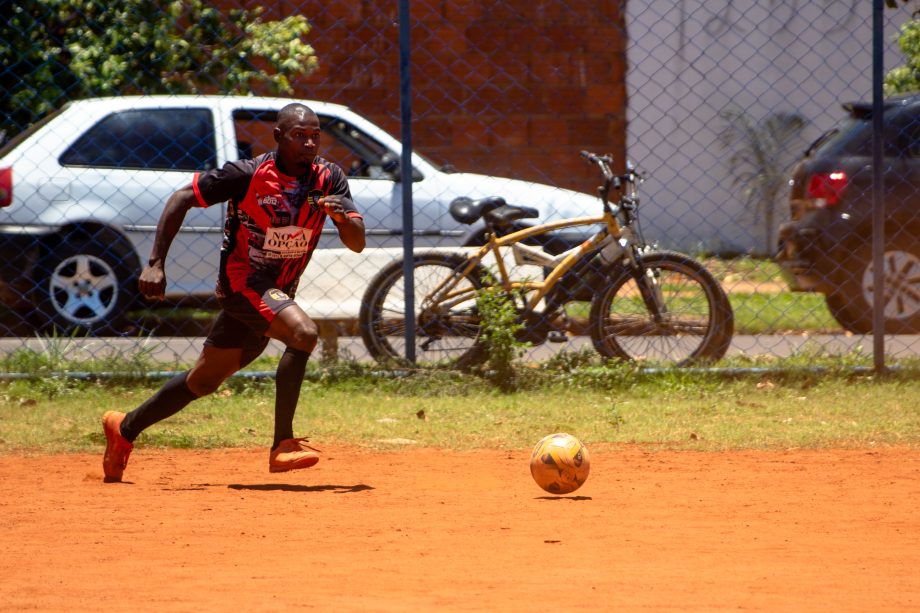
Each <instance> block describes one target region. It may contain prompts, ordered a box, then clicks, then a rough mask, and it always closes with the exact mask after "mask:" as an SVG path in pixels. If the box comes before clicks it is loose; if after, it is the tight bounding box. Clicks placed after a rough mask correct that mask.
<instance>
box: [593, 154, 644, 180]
mask: <svg viewBox="0 0 920 613" xmlns="http://www.w3.org/2000/svg"><path fill="white" fill-rule="evenodd" d="M581 157H583V158H585V159H586V160H588V161H589V162H591V163H593V164H597V166H598V168H600V169H601V173H602V174H603V175H604V179H606V181H607V183H608V185H613V186H614V187H616V188H619V187H621V185H622V184H623V183H637V182H641V180H642V179H643V178H644V177H643V176H642V175H641V174H639V173H638V172H636V167H635V165H634V164H633V163H632V162H631V161H629V160H627V161H626V172H625V173H624V174H622V175H615V174H613V171H612V170H610V164H611V163H612V162H613V156H611V155H610V154H609V153H608V154H607V155H598V154H596V153H591V152H590V151H582V152H581Z"/></svg>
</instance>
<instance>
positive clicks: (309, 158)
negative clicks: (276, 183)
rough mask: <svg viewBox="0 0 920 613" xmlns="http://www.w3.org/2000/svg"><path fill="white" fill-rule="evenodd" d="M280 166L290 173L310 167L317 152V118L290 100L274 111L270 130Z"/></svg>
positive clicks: (295, 174)
mask: <svg viewBox="0 0 920 613" xmlns="http://www.w3.org/2000/svg"><path fill="white" fill-rule="evenodd" d="M274 136H275V142H277V143H278V160H279V162H280V164H281V169H282V171H283V172H286V173H288V174H290V175H293V176H300V175H302V174H304V173H305V172H307V171H309V170H310V167H311V166H312V165H313V158H315V157H316V154H317V152H318V151H319V138H320V127H319V118H318V117H317V116H316V113H314V112H313V111H312V110H310V108H309V107H307V106H305V105H303V104H300V103H299V102H294V103H291V104H288V105H287V106H285V107H284V108H282V109H281V110H280V111H278V121H277V123H276V124H275V130H274Z"/></svg>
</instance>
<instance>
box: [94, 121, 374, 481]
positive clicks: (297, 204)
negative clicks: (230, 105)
mask: <svg viewBox="0 0 920 613" xmlns="http://www.w3.org/2000/svg"><path fill="white" fill-rule="evenodd" d="M274 138H275V141H276V143H277V147H276V149H275V151H273V152H269V153H266V154H263V155H260V156H258V157H256V158H255V159H251V160H240V161H236V162H228V163H227V164H225V165H224V166H223V168H219V169H215V170H209V171H207V172H202V173H198V174H196V175H195V176H194V177H193V178H192V182H191V184H190V185H188V186H186V187H184V188H182V189H180V190H178V191H177V192H175V193H174V194H173V195H172V196H170V198H169V199H168V200H167V202H166V207H165V208H164V210H163V213H162V215H161V216H160V220H159V223H158V225H157V231H156V237H155V239H154V244H153V249H152V251H151V254H150V260H149V263H148V265H147V266H146V267H145V268H144V270H143V272H142V273H141V276H140V279H139V281H138V286H139V289H140V291H141V293H142V294H143V295H144V296H146V297H148V298H153V299H163V298H164V293H165V289H166V272H165V270H164V266H165V264H164V263H165V260H166V254H167V251H168V250H169V246H170V244H171V243H172V241H173V238H174V237H175V236H176V232H178V230H179V228H180V226H181V225H182V222H183V220H184V219H185V215H186V213H187V212H188V211H189V210H190V209H191V208H192V207H195V206H211V205H214V204H218V203H221V202H228V206H227V220H226V223H225V225H224V238H223V245H222V246H221V250H220V272H219V275H218V279H217V289H216V295H217V299H218V303H219V304H220V307H221V311H220V313H219V314H218V316H217V319H216V320H215V321H214V324H213V326H212V328H211V330H210V332H209V333H208V336H207V338H206V339H205V341H204V347H203V349H202V351H201V354H200V355H199V357H198V360H197V361H196V362H195V365H194V366H192V368H191V369H190V370H188V371H187V372H184V373H182V374H180V375H177V376H175V377H174V378H172V379H170V380H169V381H167V382H166V383H165V384H164V385H163V387H162V388H160V390H159V391H158V392H156V393H155V394H154V395H153V396H151V397H150V398H149V399H147V400H146V401H145V402H144V403H143V404H141V405H140V406H139V407H137V408H136V409H134V410H133V411H131V412H129V413H127V414H124V413H121V412H118V411H108V412H106V413H105V415H103V417H102V428H103V431H104V432H105V438H106V447H105V455H104V457H103V460H102V467H103V470H104V472H105V480H106V481H121V478H122V475H123V473H124V470H125V467H126V466H127V463H128V456H129V455H130V454H131V450H132V449H133V447H134V440H135V439H136V438H137V437H138V435H139V434H140V433H141V432H142V431H144V430H145V429H147V428H149V427H150V426H152V425H153V424H155V423H157V422H159V421H162V420H164V419H166V418H167V417H169V416H171V415H174V414H175V413H177V412H179V411H180V410H182V408H184V407H185V406H186V405H187V404H189V403H190V402H191V401H193V400H195V399H196V398H200V397H202V396H204V395H206V394H210V393H212V392H214V391H215V390H216V389H217V388H218V386H220V384H221V383H222V382H223V381H224V380H225V379H227V377H229V376H231V375H232V374H233V373H235V372H236V371H238V370H239V369H241V368H242V367H244V366H246V365H247V364H249V363H250V362H252V361H253V360H254V359H255V358H257V357H258V356H259V355H260V354H261V353H262V351H264V350H265V347H266V346H267V345H268V340H269V339H270V338H274V339H277V340H279V341H281V342H282V343H284V344H285V346H286V348H285V350H284V353H283V354H282V356H281V359H280V360H279V362H278V370H277V373H276V379H275V432H274V441H273V443H272V447H271V451H270V453H269V458H268V468H269V471H271V472H283V471H288V470H294V469H299V468H307V467H310V466H313V465H314V464H316V463H317V462H318V461H319V457H318V456H317V454H316V452H315V450H313V449H311V448H310V447H309V446H307V445H306V444H305V441H306V439H302V438H294V433H293V421H294V412H295V411H296V409H297V399H298V396H299V395H300V386H301V384H302V383H303V377H304V372H305V370H306V365H307V360H308V358H309V357H310V353H311V352H312V351H313V349H314V348H315V347H316V341H317V336H318V334H319V332H318V328H317V325H316V323H315V322H314V321H313V320H312V319H310V317H309V316H308V315H307V314H306V313H305V312H304V311H303V310H302V309H301V308H300V307H299V306H298V305H297V303H296V302H294V300H293V296H294V294H295V292H296V290H297V283H298V281H299V280H300V276H301V274H302V273H303V271H304V269H305V268H306V266H307V263H308V262H309V261H310V256H311V254H312V253H313V250H314V249H315V248H316V244H317V242H318V241H319V238H320V231H321V230H322V228H323V223H324V222H325V220H326V217H327V216H328V217H330V218H332V221H333V222H334V223H335V226H336V229H337V230H338V233H339V238H340V240H341V241H342V243H343V244H344V245H345V246H346V247H348V248H349V249H351V250H352V251H355V252H360V251H362V250H363V249H364V244H365V238H364V220H363V218H362V217H361V214H360V213H359V212H358V211H357V210H356V209H355V205H354V203H353V202H352V199H351V192H350V190H349V187H348V180H347V179H346V177H345V174H344V172H343V171H342V170H341V169H340V168H339V167H338V166H337V165H335V164H333V163H332V162H329V161H326V160H324V159H323V158H321V157H318V155H317V154H318V150H319V145H320V124H319V119H318V118H317V116H316V114H315V113H314V112H313V111H312V110H310V109H309V108H308V107H306V106H305V105H303V104H299V103H294V104H289V105H287V106H285V107H284V108H282V109H281V110H280V111H279V113H278V118H277V123H276V124H275V127H274Z"/></svg>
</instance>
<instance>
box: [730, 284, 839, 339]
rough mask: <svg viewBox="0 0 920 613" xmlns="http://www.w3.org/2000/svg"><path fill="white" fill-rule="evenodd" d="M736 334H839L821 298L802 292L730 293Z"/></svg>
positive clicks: (834, 321) (837, 326)
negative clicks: (807, 332)
mask: <svg viewBox="0 0 920 613" xmlns="http://www.w3.org/2000/svg"><path fill="white" fill-rule="evenodd" d="M729 300H730V301H731V304H732V309H733V310H734V312H735V334H780V333H785V332H801V331H809V332H812V333H817V332H840V331H841V328H840V324H838V323H837V321H836V320H835V319H834V318H833V316H831V314H830V312H829V311H828V310H827V305H826V304H825V303H824V296H823V295H822V294H811V293H801V292H796V293H793V292H782V293H776V294H767V293H731V294H729Z"/></svg>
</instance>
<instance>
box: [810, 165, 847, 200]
mask: <svg viewBox="0 0 920 613" xmlns="http://www.w3.org/2000/svg"><path fill="white" fill-rule="evenodd" d="M846 186H847V173H845V172H843V171H836V172H821V173H817V174H814V175H812V176H811V179H810V180H809V182H808V197H809V198H813V199H814V200H815V204H816V205H817V206H818V207H825V206H834V205H835V204H837V203H838V202H840V196H842V195H843V190H844V189H846Z"/></svg>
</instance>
